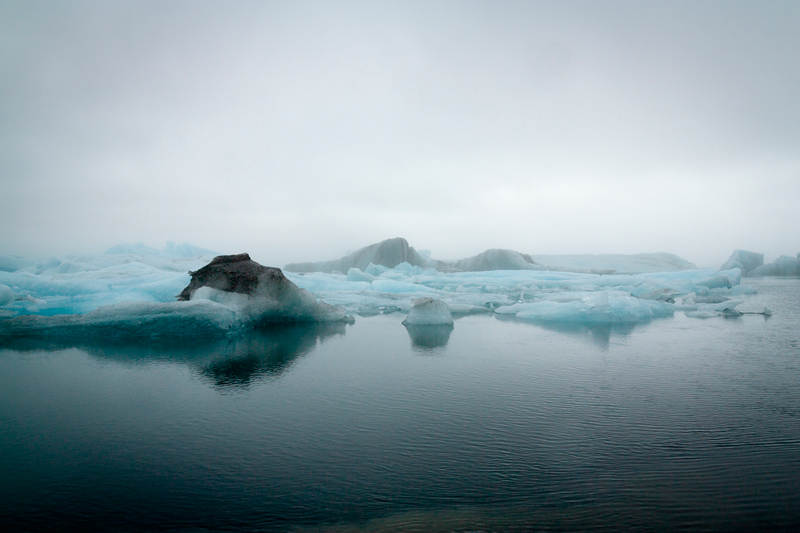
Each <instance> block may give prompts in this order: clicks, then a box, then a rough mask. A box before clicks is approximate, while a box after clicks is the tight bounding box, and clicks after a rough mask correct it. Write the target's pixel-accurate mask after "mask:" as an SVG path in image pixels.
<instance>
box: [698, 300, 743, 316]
mask: <svg viewBox="0 0 800 533" xmlns="http://www.w3.org/2000/svg"><path fill="white" fill-rule="evenodd" d="M742 303H744V300H727V301H724V302H719V303H709V304H702V305H699V306H698V307H697V309H696V310H694V311H687V312H686V316H688V317H692V318H711V317H715V316H720V315H728V316H738V315H741V314H742V313H741V312H739V311H736V309H735V307H736V306H737V305H740V304H742Z"/></svg>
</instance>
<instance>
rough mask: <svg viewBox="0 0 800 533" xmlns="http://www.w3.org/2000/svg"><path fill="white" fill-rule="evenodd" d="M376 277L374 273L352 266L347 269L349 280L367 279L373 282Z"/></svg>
mask: <svg viewBox="0 0 800 533" xmlns="http://www.w3.org/2000/svg"><path fill="white" fill-rule="evenodd" d="M374 279H375V276H373V275H372V274H367V273H366V272H362V271H361V270H360V269H358V268H351V269H350V270H348V271H347V281H366V282H371V281H372V280H374Z"/></svg>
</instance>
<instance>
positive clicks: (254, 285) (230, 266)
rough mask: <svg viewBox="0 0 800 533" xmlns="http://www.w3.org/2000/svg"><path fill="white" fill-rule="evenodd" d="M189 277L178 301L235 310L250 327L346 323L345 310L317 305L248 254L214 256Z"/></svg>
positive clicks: (281, 275) (276, 271)
mask: <svg viewBox="0 0 800 533" xmlns="http://www.w3.org/2000/svg"><path fill="white" fill-rule="evenodd" d="M189 275H190V276H191V277H192V280H191V281H190V282H189V285H187V286H186V288H185V289H183V291H182V292H181V293H180V294H179V295H178V296H177V298H178V300H180V301H187V300H194V299H195V298H197V297H198V295H199V297H200V298H204V299H208V300H211V301H214V302H218V303H221V304H223V305H225V306H227V307H229V308H232V309H234V310H235V311H236V312H237V313H238V314H239V315H240V316H241V317H242V318H243V319H245V318H246V320H247V321H248V322H249V323H250V324H251V325H255V326H258V325H260V324H274V323H283V322H325V321H336V320H348V317H346V316H345V313H344V309H342V308H337V307H333V306H331V305H328V304H326V303H324V302H317V299H316V297H315V296H314V295H313V294H311V293H310V292H308V291H307V290H305V289H301V288H300V287H298V286H297V285H295V284H294V283H292V282H291V281H289V279H288V278H287V277H286V276H284V275H283V272H282V271H281V269H279V268H274V267H265V266H263V265H260V264H259V263H256V262H255V261H253V260H252V259H250V256H249V255H248V254H238V255H220V256H217V257H215V258H214V259H213V260H212V261H211V262H210V263H209V264H207V265H206V266H204V267H203V268H201V269H200V270H196V271H194V272H190V273H189ZM201 292H202V294H201Z"/></svg>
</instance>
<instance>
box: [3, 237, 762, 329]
mask: <svg viewBox="0 0 800 533" xmlns="http://www.w3.org/2000/svg"><path fill="white" fill-rule="evenodd" d="M198 250H199V249H194V250H193V249H191V247H187V245H182V246H180V247H175V246H173V247H172V248H169V247H168V248H167V249H165V250H164V251H162V252H158V251H157V250H154V249H150V248H146V247H141V246H139V247H136V246H128V247H116V248H115V249H112V250H110V251H109V252H108V253H105V254H94V255H84V256H69V257H67V258H64V259H60V258H49V259H46V260H41V261H35V262H34V261H28V260H25V259H24V258H18V257H10V256H5V257H1V258H0V265H6V267H5V268H6V271H0V316H1V317H5V318H9V317H14V316H18V315H44V316H53V315H84V314H87V313H92V318H91V323H92V324H96V323H98V320H104V319H106V318H104V317H113V323H114V324H117V325H120V324H123V323H124V322H125V321H126V317H127V316H128V315H127V313H131V315H130V317H129V318H130V321H136V320H141V317H142V316H144V315H154V314H157V315H158V316H159V317H161V320H162V321H167V322H169V320H171V317H174V318H175V320H176V321H180V320H182V319H185V318H186V317H184V316H183V315H184V314H187V313H190V314H191V315H192V316H195V317H197V316H201V317H205V318H206V319H207V322H208V323H213V324H215V328H217V329H220V328H221V329H222V330H223V331H227V330H228V329H230V328H231V327H232V325H234V324H236V322H237V320H240V319H241V317H240V316H237V313H239V314H241V310H240V309H238V308H237V309H234V308H233V307H231V306H228V307H231V308H230V309H228V308H227V307H226V305H225V304H224V303H222V304H221V303H220V302H217V301H213V302H212V301H209V302H204V301H203V298H205V296H204V294H205V293H204V292H200V293H198V295H197V296H196V298H193V300H198V301H197V302H195V305H193V306H186V305H183V306H179V305H178V302H176V301H175V297H176V295H177V294H178V293H180V292H181V290H182V289H183V288H184V287H185V286H186V285H187V284H188V283H189V280H190V277H189V274H188V272H189V271H190V270H197V269H199V268H201V267H202V266H204V265H205V264H207V263H208V262H209V261H210V260H211V259H212V258H213V253H208V254H202V253H197V254H196V255H194V256H192V252H196V251H198ZM199 252H207V251H205V250H199ZM588 257H590V256H581V260H582V261H583V263H582V266H588V267H591V266H592V265H591V264H588V263H586V261H588V259H587V258H588ZM9 265H11V266H10V267H9ZM285 274H286V276H287V278H288V279H290V280H291V281H292V282H294V283H295V284H296V285H298V286H299V287H300V288H302V289H306V290H308V291H310V292H311V293H312V294H313V295H314V296H315V297H316V298H317V299H318V300H321V301H324V302H326V303H328V304H331V305H334V306H339V307H343V308H344V309H345V310H346V311H347V312H348V313H349V314H351V315H362V316H371V315H375V314H388V313H393V312H400V313H408V312H409V311H410V310H411V308H412V307H413V305H414V302H415V300H417V299H419V298H421V297H425V298H433V299H435V300H440V301H442V302H444V303H445V304H447V306H448V308H449V311H450V313H452V315H453V316H455V317H459V316H464V315H471V314H492V313H496V314H502V315H507V316H515V317H517V318H519V319H523V320H531V321H540V322H577V323H587V324H605V323H638V322H642V321H647V320H652V319H656V318H659V317H666V316H672V315H673V314H674V313H675V312H676V311H682V312H685V313H686V314H687V316H690V317H693V318H708V317H712V316H717V315H720V314H730V313H740V312H742V311H744V312H764V310H763V309H758V308H752V309H750V308H748V307H747V304H746V303H745V299H744V298H743V297H744V296H746V295H748V294H753V293H754V292H755V290H754V289H753V288H752V287H750V286H748V285H742V284H741V270H740V269H738V268H733V269H730V270H722V271H720V270H716V269H695V270H684V271H677V272H675V271H671V272H648V273H641V274H596V273H574V272H563V271H546V270H495V271H485V272H440V271H438V270H436V269H433V268H424V267H420V266H411V265H410V264H408V263H401V264H400V265H398V266H396V267H395V268H387V267H384V266H381V265H375V264H372V263H370V264H369V265H368V266H367V267H366V268H365V269H364V270H363V271H362V270H360V269H358V268H350V269H349V271H348V272H347V273H338V272H334V273H320V272H315V273H306V274H301V273H293V272H285ZM132 302H136V303H137V305H131V303H132ZM165 306H166V307H165ZM165 317H166V318H165ZM75 320H77V322H76V321H75ZM75 320H72V321H71V322H69V324H70V325H75V324H78V323H79V322H80V319H75ZM86 320H89V318H88V317H87V319H86ZM177 324H178V322H176V325H177ZM165 327H166V326H165ZM167 329H169V331H170V334H180V328H177V329H176V328H167ZM193 331H195V330H193ZM151 333H152V332H151ZM217 333H218V331H217Z"/></svg>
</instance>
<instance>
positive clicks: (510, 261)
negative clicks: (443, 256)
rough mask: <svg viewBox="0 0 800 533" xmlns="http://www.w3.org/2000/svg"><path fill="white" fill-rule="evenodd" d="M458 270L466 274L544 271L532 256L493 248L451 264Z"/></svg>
mask: <svg viewBox="0 0 800 533" xmlns="http://www.w3.org/2000/svg"><path fill="white" fill-rule="evenodd" d="M451 266H452V267H455V269H457V270H462V271H464V272H486V271H489V270H535V269H538V270H544V269H543V268H542V266H541V265H539V264H537V263H536V262H535V261H534V260H533V259H531V256H529V255H527V254H521V253H519V252H515V251H514V250H504V249H500V248H493V249H491V250H486V251H485V252H483V253H481V254H478V255H476V256H474V257H468V258H466V259H461V260H460V261H455V262H454V263H452V264H451Z"/></svg>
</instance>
